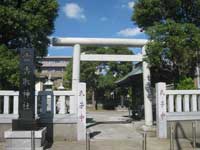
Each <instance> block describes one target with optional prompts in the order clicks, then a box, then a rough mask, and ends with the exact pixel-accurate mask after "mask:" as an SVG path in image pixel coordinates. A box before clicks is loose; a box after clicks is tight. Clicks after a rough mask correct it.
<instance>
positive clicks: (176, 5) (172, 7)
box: [132, 0, 200, 30]
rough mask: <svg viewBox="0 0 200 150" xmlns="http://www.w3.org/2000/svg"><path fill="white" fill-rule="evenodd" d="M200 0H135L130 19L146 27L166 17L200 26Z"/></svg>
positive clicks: (163, 21) (161, 22) (162, 20)
mask: <svg viewBox="0 0 200 150" xmlns="http://www.w3.org/2000/svg"><path fill="white" fill-rule="evenodd" d="M199 16H200V0H173V1H169V0H136V1H135V5H134V13H133V16H132V20H134V21H136V23H137V24H138V25H139V27H140V28H143V29H145V30H146V29H147V28H148V27H150V26H154V25H155V23H160V24H165V22H166V20H167V19H171V20H173V21H175V22H177V23H183V24H184V23H193V24H194V25H196V26H198V27H199V26H200V19H199Z"/></svg>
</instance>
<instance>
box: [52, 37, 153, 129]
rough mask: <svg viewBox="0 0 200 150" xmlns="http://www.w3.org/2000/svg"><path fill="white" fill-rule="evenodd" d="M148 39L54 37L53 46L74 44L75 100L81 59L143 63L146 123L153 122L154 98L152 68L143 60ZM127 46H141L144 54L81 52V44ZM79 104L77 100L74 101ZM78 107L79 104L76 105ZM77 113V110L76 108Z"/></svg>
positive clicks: (73, 80) (73, 83)
mask: <svg viewBox="0 0 200 150" xmlns="http://www.w3.org/2000/svg"><path fill="white" fill-rule="evenodd" d="M147 42H148V40H145V39H119V38H53V46H72V47H74V51H73V73H72V91H74V92H75V100H77V99H78V95H79V93H78V84H79V81H80V61H131V62H132V61H137V62H142V64H143V91H144V108H145V125H147V126H151V125H152V124H153V115H152V100H151V88H150V84H151V81H150V70H149V67H148V64H147V63H146V62H145V61H143V57H144V56H145V54H146V53H145V45H146V44H147ZM83 45H84V46H127V47H141V48H142V54H139V55H103V54H101V55H99V54H81V46H83ZM74 105H77V102H76V101H75V102H74ZM76 107H78V106H76ZM74 113H77V110H76V109H75V110H74Z"/></svg>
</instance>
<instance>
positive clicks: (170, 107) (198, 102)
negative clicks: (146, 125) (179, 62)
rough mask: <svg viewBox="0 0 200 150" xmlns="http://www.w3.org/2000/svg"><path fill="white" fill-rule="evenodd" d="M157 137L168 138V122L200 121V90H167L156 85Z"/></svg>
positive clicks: (161, 84)
mask: <svg viewBox="0 0 200 150" xmlns="http://www.w3.org/2000/svg"><path fill="white" fill-rule="evenodd" d="M156 115H157V116H156V118H157V136H158V137H159V138H167V121H182V120H200V90H166V84H165V83H157V84H156Z"/></svg>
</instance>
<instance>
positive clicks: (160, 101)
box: [156, 82, 167, 138]
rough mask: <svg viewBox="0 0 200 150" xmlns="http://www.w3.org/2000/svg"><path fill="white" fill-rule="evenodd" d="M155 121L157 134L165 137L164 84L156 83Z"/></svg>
mask: <svg viewBox="0 0 200 150" xmlns="http://www.w3.org/2000/svg"><path fill="white" fill-rule="evenodd" d="M156 121H157V136H158V137H159V138H167V121H166V84H165V83H162V82H160V83H157V84H156Z"/></svg>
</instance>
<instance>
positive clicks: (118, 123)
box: [0, 111, 200, 150]
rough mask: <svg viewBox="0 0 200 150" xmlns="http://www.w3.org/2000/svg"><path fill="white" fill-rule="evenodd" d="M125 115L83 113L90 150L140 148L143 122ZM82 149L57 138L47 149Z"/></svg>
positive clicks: (160, 145)
mask: <svg viewBox="0 0 200 150" xmlns="http://www.w3.org/2000/svg"><path fill="white" fill-rule="evenodd" d="M127 116H128V112H117V111H104V112H102V111H98V112H89V113H88V114H87V117H88V118H90V119H89V121H90V123H88V129H89V130H90V131H91V135H92V139H91V149H90V150H142V135H141V131H140V130H139V128H140V127H141V126H142V125H143V124H144V121H140V122H129V118H128V117H127ZM198 141H199V142H200V140H198ZM178 143H180V147H181V148H179V149H178V150H193V148H192V147H191V141H189V140H180V141H179V142H178ZM175 144H176V142H175ZM3 145H4V143H0V150H3ZM169 147H170V145H169V140H160V139H158V138H156V137H148V138H147V150H169ZM85 149H86V144H85V141H84V142H72V141H57V142H55V143H54V144H53V146H52V147H51V148H50V149H49V150H85ZM175 150H177V149H176V148H175ZM196 150H199V148H198V149H196Z"/></svg>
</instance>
